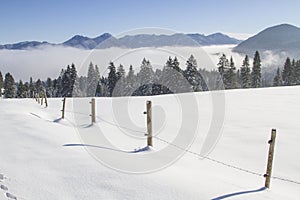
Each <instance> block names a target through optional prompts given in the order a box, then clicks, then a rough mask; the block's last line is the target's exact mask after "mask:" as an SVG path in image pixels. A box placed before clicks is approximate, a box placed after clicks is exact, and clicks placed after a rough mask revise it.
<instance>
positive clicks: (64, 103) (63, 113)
mask: <svg viewBox="0 0 300 200" xmlns="http://www.w3.org/2000/svg"><path fill="white" fill-rule="evenodd" d="M62 102H63V108H62V110H61V112H62V113H61V118H62V119H64V118H65V109H66V97H64V99H63V100H62Z"/></svg>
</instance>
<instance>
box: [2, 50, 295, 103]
mask: <svg viewBox="0 0 300 200" xmlns="http://www.w3.org/2000/svg"><path fill="white" fill-rule="evenodd" d="M217 66H218V67H217V70H212V71H207V70H205V69H202V68H199V67H198V64H197V60H196V59H195V58H194V56H193V55H191V56H190V57H189V58H188V60H187V61H186V63H185V69H182V68H181V67H180V63H179V61H178V59H177V57H174V58H172V57H169V58H168V60H167V61H166V63H165V65H164V67H163V69H156V70H154V69H153V67H152V65H151V62H150V61H149V60H147V59H146V58H144V59H143V60H142V62H141V66H140V70H139V71H138V72H137V73H136V72H135V71H134V69H133V66H132V65H130V67H129V70H128V72H126V71H125V69H124V66H123V65H122V64H120V65H119V66H118V67H116V66H115V65H114V63H113V62H110V63H109V65H108V67H107V70H108V73H107V76H104V75H103V76H100V71H99V67H98V66H97V65H94V64H93V63H92V62H91V63H90V64H89V66H88V72H87V75H86V76H80V77H79V76H78V75H77V70H76V67H75V65H74V64H71V65H68V66H67V67H66V69H62V70H61V72H60V75H59V76H58V77H57V78H56V79H53V80H52V79H51V78H47V79H46V80H45V81H42V80H40V79H38V80H36V81H33V79H32V78H30V80H29V82H25V83H23V81H22V80H20V81H19V82H15V80H14V78H13V76H12V75H11V74H10V73H6V74H5V77H4V78H3V76H2V73H1V71H0V88H3V89H1V95H3V96H4V98H32V97H34V96H36V95H38V96H41V95H42V94H43V93H44V92H45V93H46V95H47V97H72V96H73V97H94V96H96V97H111V96H149V95H160V94H172V93H185V92H200V91H207V90H219V89H236V88H259V87H266V86H290V85H299V84H300V60H295V59H293V60H291V59H290V58H287V59H286V61H285V63H284V65H283V69H282V70H281V69H280V68H278V69H277V71H276V73H275V74H274V75H273V77H272V79H273V80H272V84H271V85H267V84H265V83H264V81H265V80H263V79H262V72H261V71H262V66H261V59H260V55H259V52H258V51H256V52H255V54H254V58H253V63H252V66H250V63H249V57H248V55H246V56H245V58H244V60H243V62H242V66H241V67H240V69H238V70H237V69H236V66H235V62H234V60H233V58H232V57H230V59H228V58H227V57H226V55H225V54H223V55H222V56H220V58H219V62H218V64H217ZM269 82H270V80H269Z"/></svg>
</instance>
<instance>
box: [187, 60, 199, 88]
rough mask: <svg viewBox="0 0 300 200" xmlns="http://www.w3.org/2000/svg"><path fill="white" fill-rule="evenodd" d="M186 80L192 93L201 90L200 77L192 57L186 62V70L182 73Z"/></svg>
mask: <svg viewBox="0 0 300 200" xmlns="http://www.w3.org/2000/svg"><path fill="white" fill-rule="evenodd" d="M184 75H185V78H186V80H187V81H188V82H189V83H190V84H191V86H192V89H193V91H194V92H198V91H201V90H202V87H201V75H200V73H199V71H198V69H197V61H196V59H195V58H194V56H193V55H191V56H190V57H189V59H188V60H187V62H186V70H185V72H184Z"/></svg>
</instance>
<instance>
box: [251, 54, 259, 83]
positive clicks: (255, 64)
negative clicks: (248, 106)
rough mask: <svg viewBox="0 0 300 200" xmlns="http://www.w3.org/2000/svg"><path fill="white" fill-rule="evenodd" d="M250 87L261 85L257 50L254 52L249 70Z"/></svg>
mask: <svg viewBox="0 0 300 200" xmlns="http://www.w3.org/2000/svg"><path fill="white" fill-rule="evenodd" d="M251 87H253V88H259V87H261V61H260V56H259V53H258V51H256V52H255V54H254V59H253V67H252V72H251Z"/></svg>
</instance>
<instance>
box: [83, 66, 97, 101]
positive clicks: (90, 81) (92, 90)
mask: <svg viewBox="0 0 300 200" xmlns="http://www.w3.org/2000/svg"><path fill="white" fill-rule="evenodd" d="M86 82H87V83H86V96H87V97H94V96H95V94H96V89H97V85H98V81H97V73H96V70H95V67H94V65H93V63H92V62H91V63H90V65H89V68H88V74H87V80H86Z"/></svg>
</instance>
